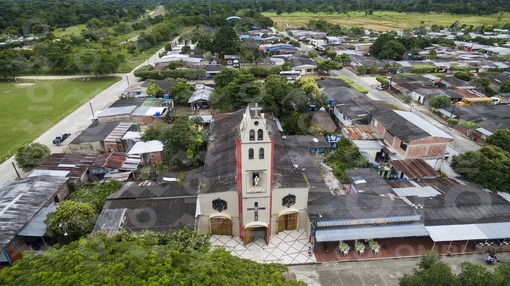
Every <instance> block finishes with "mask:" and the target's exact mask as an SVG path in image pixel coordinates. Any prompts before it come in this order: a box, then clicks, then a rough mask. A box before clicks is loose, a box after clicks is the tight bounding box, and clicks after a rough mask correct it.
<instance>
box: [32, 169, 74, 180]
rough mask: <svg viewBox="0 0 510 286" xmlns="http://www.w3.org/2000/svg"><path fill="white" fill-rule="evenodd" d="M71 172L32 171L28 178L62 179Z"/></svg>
mask: <svg viewBox="0 0 510 286" xmlns="http://www.w3.org/2000/svg"><path fill="white" fill-rule="evenodd" d="M70 172H71V171H64V170H39V169H37V170H34V171H32V173H30V175H29V176H28V177H36V176H52V177H62V178H65V177H66V176H67V174H69V173H70Z"/></svg>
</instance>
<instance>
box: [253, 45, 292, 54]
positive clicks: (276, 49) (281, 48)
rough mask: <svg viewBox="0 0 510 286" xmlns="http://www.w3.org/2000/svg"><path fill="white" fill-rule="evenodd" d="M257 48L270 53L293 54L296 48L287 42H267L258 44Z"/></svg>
mask: <svg viewBox="0 0 510 286" xmlns="http://www.w3.org/2000/svg"><path fill="white" fill-rule="evenodd" d="M259 50H260V51H262V52H266V53H271V54H294V53H296V52H298V48H297V47H296V46H293V45H289V44H267V45H260V46H259Z"/></svg>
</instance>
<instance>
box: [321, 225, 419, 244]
mask: <svg viewBox="0 0 510 286" xmlns="http://www.w3.org/2000/svg"><path fill="white" fill-rule="evenodd" d="M428 235H429V233H428V232H427V229H426V228H425V226H424V225H423V224H398V225H385V226H364V227H342V228H335V229H319V230H317V232H316V233H315V239H316V240H317V242H324V241H342V240H357V239H380V238H390V237H420V236H428Z"/></svg>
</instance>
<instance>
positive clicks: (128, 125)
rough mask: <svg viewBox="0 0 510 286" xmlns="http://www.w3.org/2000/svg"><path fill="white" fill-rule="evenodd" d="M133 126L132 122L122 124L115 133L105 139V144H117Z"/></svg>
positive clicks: (116, 128) (114, 130)
mask: <svg viewBox="0 0 510 286" xmlns="http://www.w3.org/2000/svg"><path fill="white" fill-rule="evenodd" d="M132 125H133V123H132V122H121V123H119V125H117V127H115V129H113V131H112V132H111V133H110V134H109V135H108V137H106V139H104V142H105V143H108V142H117V140H120V139H122V137H123V136H124V135H125V134H126V132H128V130H129V129H130V128H131V126H132Z"/></svg>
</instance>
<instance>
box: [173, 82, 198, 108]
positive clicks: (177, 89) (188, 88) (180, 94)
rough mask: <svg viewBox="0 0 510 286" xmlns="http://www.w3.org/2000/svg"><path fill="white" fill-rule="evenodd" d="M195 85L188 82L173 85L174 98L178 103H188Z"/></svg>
mask: <svg viewBox="0 0 510 286" xmlns="http://www.w3.org/2000/svg"><path fill="white" fill-rule="evenodd" d="M194 90H195V86H194V85H193V84H189V83H187V82H185V81H184V82H179V83H177V84H175V85H174V86H173V87H172V92H171V94H172V98H173V100H174V101H175V102H176V103H178V104H187V103H188V100H189V98H190V96H191V95H192V94H193V91H194Z"/></svg>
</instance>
